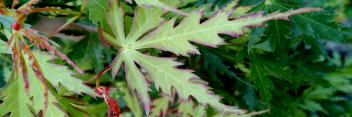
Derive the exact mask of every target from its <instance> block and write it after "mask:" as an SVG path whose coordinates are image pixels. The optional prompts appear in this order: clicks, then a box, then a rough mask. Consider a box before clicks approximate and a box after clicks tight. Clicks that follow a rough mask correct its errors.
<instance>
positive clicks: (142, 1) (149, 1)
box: [126, 0, 188, 15]
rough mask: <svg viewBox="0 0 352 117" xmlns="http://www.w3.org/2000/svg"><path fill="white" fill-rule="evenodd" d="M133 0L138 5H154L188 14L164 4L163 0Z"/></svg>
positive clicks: (130, 1)
mask: <svg viewBox="0 0 352 117" xmlns="http://www.w3.org/2000/svg"><path fill="white" fill-rule="evenodd" d="M126 1H128V2H129V3H132V0H126ZM134 1H135V2H136V3H137V4H138V5H141V6H148V7H151V6H154V7H158V8H160V9H163V10H166V11H171V12H175V13H178V14H181V15H188V13H186V12H183V11H180V10H178V9H176V8H173V7H171V6H170V5H168V4H165V3H164V2H161V1H159V0H134Z"/></svg>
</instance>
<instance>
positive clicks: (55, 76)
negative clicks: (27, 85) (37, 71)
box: [35, 53, 97, 96]
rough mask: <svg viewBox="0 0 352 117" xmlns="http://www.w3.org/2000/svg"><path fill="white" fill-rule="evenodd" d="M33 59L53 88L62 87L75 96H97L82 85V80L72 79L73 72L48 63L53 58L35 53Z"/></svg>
mask: <svg viewBox="0 0 352 117" xmlns="http://www.w3.org/2000/svg"><path fill="white" fill-rule="evenodd" d="M35 57H36V59H37V60H38V62H39V65H40V66H41V68H42V71H43V75H44V76H45V78H46V79H47V80H48V81H49V82H50V83H51V84H52V85H53V86H54V87H59V86H64V87H65V88H66V89H67V90H69V91H71V92H75V93H77V94H81V93H85V94H88V95H91V96H97V94H96V93H95V92H94V90H93V89H92V88H90V87H88V86H86V85H84V84H83V83H82V82H83V81H82V80H79V79H77V78H74V77H72V75H73V72H72V71H70V70H68V69H67V67H66V66H60V65H55V64H51V63H48V61H50V60H53V59H54V58H55V57H53V56H51V55H47V54H45V53H36V54H35Z"/></svg>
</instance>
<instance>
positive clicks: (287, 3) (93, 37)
mask: <svg viewBox="0 0 352 117" xmlns="http://www.w3.org/2000/svg"><path fill="white" fill-rule="evenodd" d="M97 1H99V0H97ZM161 1H165V2H169V3H172V2H170V0H161ZM178 1H180V0H178ZM181 1H183V2H184V3H187V4H183V5H178V6H176V7H178V8H179V9H181V10H184V11H187V12H190V11H191V10H193V9H203V10H204V11H205V12H204V13H205V19H206V18H209V17H210V16H212V15H213V14H214V13H215V12H216V11H217V10H221V9H226V8H227V9H232V7H230V8H228V6H231V3H233V1H232V0H181ZM4 2H6V3H7V4H8V5H10V4H11V3H12V0H5V1H4ZM20 2H21V3H25V2H26V0H20ZM268 2H271V4H266V3H268ZM81 3H82V1H81V0H42V1H41V2H40V3H39V4H37V5H36V6H35V7H38V8H45V7H51V8H62V9H69V10H74V11H79V9H80V5H81ZM103 3H104V2H102V4H103ZM103 5H104V4H103ZM105 5H107V4H105ZM135 6H136V5H135V4H132V5H125V6H124V7H125V9H127V12H128V14H127V16H126V23H127V24H128V23H131V22H132V15H129V14H133V9H134V8H135ZM300 7H318V8H323V9H324V11H321V12H316V13H309V14H303V15H296V16H293V17H291V18H290V21H284V20H277V21H270V22H267V23H266V24H265V27H261V28H247V29H245V31H246V32H247V33H246V34H245V35H244V36H242V37H237V38H234V37H229V36H225V35H221V36H222V37H223V38H224V39H225V40H226V42H227V43H228V44H227V45H224V46H221V47H219V48H210V47H205V46H201V45H197V46H198V47H199V49H200V50H201V55H193V56H191V57H190V58H187V57H178V59H177V60H179V61H182V62H184V63H185V65H183V66H182V68H187V69H193V70H194V71H195V73H196V74H197V75H198V76H200V77H201V78H203V79H204V80H206V81H207V82H209V86H210V87H212V88H213V91H214V92H215V93H216V94H218V95H220V96H222V97H223V99H222V101H223V103H225V104H228V105H235V106H238V107H240V108H242V109H247V110H248V111H250V112H253V111H261V110H266V109H270V112H268V113H264V114H262V115H259V116H270V117H272V116H279V117H281V116H290V117H305V116H313V117H314V116H332V117H350V116H352V30H351V26H352V0H266V1H264V0H240V2H239V6H238V7H235V8H236V10H235V12H234V13H233V15H232V18H238V17H239V16H242V15H243V14H244V13H253V12H259V11H264V12H265V13H266V14H269V13H272V12H275V11H278V10H280V11H287V10H290V9H292V8H300ZM106 8H108V7H106ZM86 11H87V13H86V14H85V17H82V18H80V19H79V20H77V21H76V22H75V23H74V24H71V25H69V26H68V27H66V28H65V29H64V30H62V31H61V32H60V33H59V34H57V35H55V36H54V37H52V38H51V40H53V41H54V42H56V43H57V44H58V45H60V47H61V48H58V49H59V50H60V51H61V52H64V53H65V54H66V55H68V57H69V58H70V59H72V60H73V61H74V62H75V63H77V64H78V66H79V67H80V68H82V69H83V70H85V71H86V73H85V74H84V75H75V76H76V77H78V78H81V79H83V80H88V79H90V78H92V77H93V76H94V75H95V74H97V73H98V72H99V71H100V70H101V69H103V68H104V67H106V66H108V65H109V64H110V63H111V61H112V59H113V58H114V57H115V55H116V53H117V51H116V50H115V49H113V48H112V47H109V46H107V45H106V44H104V43H102V42H101V41H100V39H99V37H98V34H97V32H96V27H101V28H104V27H102V26H101V25H100V23H99V22H96V21H95V20H94V19H93V20H92V19H89V17H90V16H89V15H90V14H92V12H94V10H91V9H87V10H86ZM72 17H73V16H71V15H66V14H60V13H56V12H41V13H34V14H32V15H30V16H29V17H28V19H27V22H26V23H28V24H30V25H32V26H33V28H34V29H36V30H39V31H40V32H41V33H43V34H46V35H47V34H49V33H51V32H52V31H54V30H55V29H56V28H58V27H60V26H61V25H63V24H64V23H65V22H67V20H68V19H70V18H72ZM165 17H180V18H179V19H181V16H176V14H173V13H170V14H167V15H166V16H165ZM1 37H4V36H3V35H2V36H1ZM2 39H3V38H2ZM143 51H145V52H148V53H150V54H151V55H157V56H165V57H170V56H174V55H173V54H171V53H168V52H162V51H160V50H156V49H146V50H143ZM54 62H55V63H58V64H65V62H64V61H63V60H56V61H54ZM11 63H12V60H11V56H9V55H0V88H2V87H4V86H5V85H6V82H7V81H8V76H9V74H10V73H11V70H12V68H11V67H12V64H11ZM261 78H264V81H259V80H261ZM101 80H102V84H103V85H105V86H110V87H114V88H115V90H116V91H115V92H114V93H113V94H112V96H113V97H114V98H116V99H118V100H119V105H120V107H121V110H122V116H136V117H138V116H143V109H142V108H141V107H140V105H139V102H138V101H137V98H136V96H135V95H134V94H131V93H130V92H129V91H128V89H127V88H126V87H127V85H126V82H125V77H124V71H120V73H119V75H118V77H117V78H115V79H114V80H113V79H112V78H111V76H110V74H109V73H107V74H104V75H103V77H102V79H101ZM91 85H92V86H94V84H91ZM152 89H153V87H152ZM59 93H61V94H65V95H72V94H66V93H65V89H62V90H61V91H59ZM150 95H151V97H152V98H153V99H158V98H162V97H161V96H160V95H159V92H158V91H157V90H156V89H155V87H154V89H153V90H152V92H150ZM75 97H77V98H79V99H81V100H83V102H77V101H75V100H72V103H74V104H77V105H75V108H79V109H80V110H82V111H79V112H72V113H70V115H71V116H73V115H92V116H93V117H104V116H106V115H105V114H106V113H107V109H106V108H107V107H106V105H105V103H104V100H103V99H98V100H95V99H92V98H90V97H89V96H75ZM179 105H180V104H178V103H173V104H171V106H170V109H169V110H168V115H167V116H175V115H174V114H175V113H176V112H177V111H182V110H181V109H179ZM59 106H60V107H64V106H62V105H59ZM192 107H194V106H192ZM66 109H67V108H66ZM192 109H195V107H194V108H191V110H188V111H191V112H189V113H192ZM64 110H65V108H64ZM206 112H207V116H213V115H215V114H217V112H216V110H215V109H212V108H211V107H209V108H208V109H207V111H206ZM186 113H187V112H186Z"/></svg>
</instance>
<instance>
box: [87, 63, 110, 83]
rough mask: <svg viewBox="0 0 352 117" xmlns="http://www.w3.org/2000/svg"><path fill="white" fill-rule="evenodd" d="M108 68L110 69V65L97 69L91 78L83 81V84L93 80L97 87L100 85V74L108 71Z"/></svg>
mask: <svg viewBox="0 0 352 117" xmlns="http://www.w3.org/2000/svg"><path fill="white" fill-rule="evenodd" d="M110 70H111V67H110V66H107V67H105V68H104V69H102V70H101V71H99V72H98V74H97V75H95V76H94V77H93V78H91V79H89V80H87V81H85V82H83V84H88V83H89V82H91V81H93V80H95V85H96V87H99V86H100V81H99V79H100V78H101V76H102V75H103V74H104V73H105V72H107V71H110Z"/></svg>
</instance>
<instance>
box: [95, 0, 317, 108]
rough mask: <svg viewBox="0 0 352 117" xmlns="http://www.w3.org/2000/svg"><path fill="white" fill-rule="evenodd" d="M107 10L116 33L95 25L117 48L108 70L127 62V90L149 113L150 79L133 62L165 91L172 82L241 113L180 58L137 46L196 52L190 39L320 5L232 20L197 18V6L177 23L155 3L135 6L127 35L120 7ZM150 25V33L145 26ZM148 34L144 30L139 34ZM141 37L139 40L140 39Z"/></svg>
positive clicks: (210, 39)
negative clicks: (153, 53) (146, 51)
mask: <svg viewBox="0 0 352 117" xmlns="http://www.w3.org/2000/svg"><path fill="white" fill-rule="evenodd" d="M110 9H111V10H110V13H108V15H107V17H108V19H109V20H108V21H109V23H110V25H111V29H113V32H114V36H112V35H110V34H109V33H107V32H106V31H103V30H99V33H100V36H101V38H102V39H103V40H105V41H107V42H109V43H110V44H111V45H112V46H114V47H116V48H119V53H118V55H117V57H116V58H115V60H114V61H113V63H112V65H111V67H112V74H113V76H115V75H116V73H117V72H118V70H119V69H120V67H121V66H122V64H124V65H125V69H126V70H125V71H126V76H127V78H126V80H127V82H128V84H129V87H130V89H131V90H133V91H136V92H137V94H138V97H139V100H140V102H141V103H142V104H143V105H144V109H145V111H146V113H147V114H148V113H149V111H150V106H151V101H150V100H151V99H150V97H149V95H148V91H150V89H149V83H148V82H147V80H146V79H145V76H144V73H142V72H141V71H140V68H139V67H137V65H136V63H137V64H138V65H139V66H141V68H142V69H143V70H145V71H147V73H148V75H149V76H150V77H151V79H152V81H153V82H154V84H155V86H156V88H157V89H161V91H162V92H163V93H164V94H166V95H170V96H171V95H172V91H171V88H172V87H173V88H175V90H176V92H177V94H178V97H179V98H180V100H189V99H190V98H189V97H190V96H192V97H194V98H195V99H196V100H197V101H198V102H199V103H200V104H203V105H206V104H209V105H210V106H212V107H215V108H216V109H218V110H220V111H222V112H232V113H237V114H243V113H244V111H243V110H240V109H236V108H233V107H229V106H227V105H224V104H222V103H221V102H220V97H219V96H217V95H215V94H214V93H213V92H211V91H210V88H208V87H207V86H206V84H207V82H205V81H203V80H201V79H200V78H199V77H198V76H196V75H195V74H193V73H192V71H191V70H182V69H178V68H177V66H179V65H182V63H179V62H176V61H175V60H174V59H170V58H161V57H154V56H149V55H146V54H142V53H140V52H138V51H137V50H139V49H144V48H157V49H162V50H164V51H170V52H172V53H175V54H176V55H183V56H188V55H189V54H190V53H199V52H198V49H197V48H196V46H194V45H192V44H191V43H190V41H192V42H196V43H199V44H202V45H207V46H211V47H217V46H218V45H222V44H224V41H223V40H222V39H221V38H220V36H219V35H218V34H220V33H222V34H228V35H232V36H239V35H242V34H243V31H242V28H244V27H250V26H252V27H253V26H261V25H262V23H263V22H265V21H269V20H275V19H288V16H290V15H294V14H299V13H306V12H311V11H318V10H320V9H315V8H302V9H297V10H290V11H288V12H285V13H279V12H276V13H273V14H269V15H266V16H263V13H262V12H260V13H256V14H249V15H245V16H243V17H241V18H238V19H235V20H229V19H228V17H229V15H230V13H229V12H218V13H217V14H216V15H214V16H213V17H212V18H211V19H209V20H207V21H205V22H203V23H200V20H201V18H202V13H201V12H192V13H190V15H188V16H187V17H186V18H185V19H184V20H183V21H182V22H181V23H180V24H178V25H177V26H176V27H175V20H176V19H175V18H174V19H171V20H165V19H163V18H161V16H162V15H163V12H162V11H160V10H159V9H155V8H151V9H148V8H145V7H139V8H138V9H137V11H136V14H135V17H134V23H133V24H132V27H131V30H130V32H131V33H129V34H128V35H127V36H125V33H124V30H123V29H124V27H123V25H122V24H124V23H123V22H124V17H123V14H124V13H123V9H122V8H121V7H119V6H118V3H117V2H116V1H113V2H112V4H111V8H110ZM148 31H151V33H147V34H145V33H146V32H148ZM143 35H146V36H143ZM138 39H139V40H138Z"/></svg>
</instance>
